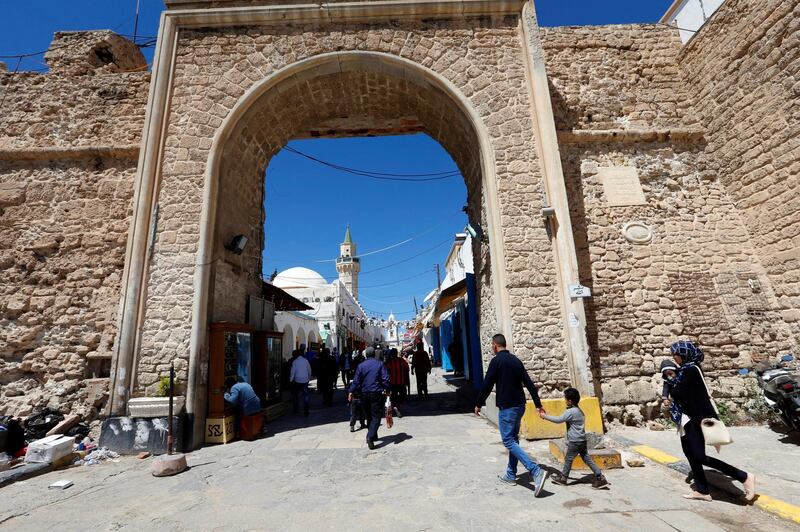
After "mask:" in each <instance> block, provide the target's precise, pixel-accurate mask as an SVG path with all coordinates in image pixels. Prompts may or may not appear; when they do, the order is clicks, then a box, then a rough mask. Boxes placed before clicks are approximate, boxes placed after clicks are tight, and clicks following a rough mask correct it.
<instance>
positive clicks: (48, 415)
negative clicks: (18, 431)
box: [23, 409, 64, 441]
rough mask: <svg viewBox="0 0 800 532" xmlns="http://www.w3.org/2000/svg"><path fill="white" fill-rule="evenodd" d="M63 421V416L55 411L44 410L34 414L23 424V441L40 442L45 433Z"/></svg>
mask: <svg viewBox="0 0 800 532" xmlns="http://www.w3.org/2000/svg"><path fill="white" fill-rule="evenodd" d="M62 421H64V415H63V414H61V413H60V412H56V411H55V410H49V409H45V410H42V411H41V412H39V413H38V414H34V415H32V416H31V417H29V418H28V419H26V420H25V421H24V422H23V426H24V427H25V439H26V440H28V441H34V440H40V439H42V438H44V437H45V436H46V435H47V432H48V431H49V430H50V429H52V428H53V427H55V426H56V425H58V424H59V423H61V422H62Z"/></svg>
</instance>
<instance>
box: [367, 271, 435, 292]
mask: <svg viewBox="0 0 800 532" xmlns="http://www.w3.org/2000/svg"><path fill="white" fill-rule="evenodd" d="M432 271H433V269H427V270H425V271H424V272H420V273H418V274H416V275H412V276H411V277H405V278H404V279H398V280H396V281H392V282H390V283H382V284H373V285H366V286H359V287H358V289H359V290H363V289H364V288H380V287H383V286H392V285H396V284H400V283H404V282H406V281H410V280H411V279H417V278H419V277H422V276H423V275H429V274H430V273H431V272H432Z"/></svg>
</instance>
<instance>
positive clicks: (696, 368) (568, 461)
mask: <svg viewBox="0 0 800 532" xmlns="http://www.w3.org/2000/svg"><path fill="white" fill-rule="evenodd" d="M491 345H492V351H493V354H494V356H493V358H492V360H491V361H490V363H489V366H488V368H487V370H486V375H485V377H484V380H483V386H482V387H481V389H480V391H479V392H478V395H477V400H476V403H475V407H474V411H475V414H476V415H480V413H481V409H482V408H483V407H484V405H485V404H486V400H487V398H488V397H489V395H490V394H491V393H492V391H494V392H495V405H496V407H497V409H498V429H499V431H500V438H501V441H502V442H503V445H504V446H505V447H506V449H507V450H508V463H507V465H506V470H505V472H503V473H502V474H501V475H499V480H500V481H502V482H504V483H508V484H516V483H517V468H518V465H519V464H522V466H523V467H524V468H525V469H526V470H527V471H528V472H529V473H530V476H531V479H532V481H533V491H534V495H535V496H537V497H538V496H539V494H540V493H541V492H542V487H543V486H544V483H545V479H546V476H547V475H546V473H545V471H544V470H543V469H542V468H541V467H540V466H539V464H537V463H536V461H534V460H533V459H532V458H531V457H530V456H529V455H528V454H527V453H526V452H525V451H524V450H523V449H522V447H521V446H520V445H519V431H520V424H521V421H522V417H523V415H524V413H525V409H526V404H527V401H528V399H527V398H526V396H525V390H526V389H527V391H528V393H529V395H530V398H531V400H532V401H533V403H534V406H535V407H536V409H537V410H538V414H539V416H540V417H541V418H542V419H543V420H546V421H548V422H551V423H558V424H560V423H563V424H565V425H566V438H565V440H566V453H565V460H564V465H563V468H562V471H561V472H559V473H556V474H554V475H553V476H552V478H551V480H552V481H553V483H555V484H560V485H567V484H568V479H569V474H570V471H571V469H572V464H573V462H574V460H575V459H576V458H578V457H580V458H581V459H582V460H583V462H584V463H585V464H586V465H587V466H588V467H589V468H590V469H591V471H592V473H593V475H594V478H593V481H592V487H594V488H596V489H602V488H607V487H608V486H609V483H608V481H607V480H606V478H605V476H604V475H603V473H602V471H601V470H600V468H599V467H598V466H597V465H596V464H595V463H594V461H593V460H592V458H591V455H590V453H589V448H588V444H587V437H586V432H585V428H584V426H585V416H584V413H583V411H582V410H581V408H580V404H579V403H580V399H581V397H580V393H579V391H578V390H577V389H575V388H566V389H565V390H564V391H563V397H564V402H565V404H566V410H565V412H564V413H563V414H562V415H560V416H552V415H548V414H547V412H546V411H545V409H544V408H543V405H542V402H541V400H540V398H539V393H538V390H537V387H536V385H535V384H534V383H533V381H532V379H531V377H530V375H529V374H528V371H527V370H526V369H525V367H524V365H523V364H522V362H521V361H520V360H519V359H518V358H517V357H516V356H514V355H513V354H512V353H511V352H509V351H508V349H507V348H506V339H505V337H504V336H503V335H502V334H496V335H495V336H493V337H492V342H491ZM670 352H671V355H672V357H673V360H665V361H663V362H662V364H661V368H660V369H661V376H662V377H663V379H664V386H663V393H662V398H663V403H664V407H665V408H668V409H669V410H670V414H671V416H672V418H673V420H674V421H675V423H676V425H677V427H678V433H679V435H680V438H681V445H682V448H683V451H684V454H685V455H686V458H687V460H688V461H689V465H690V467H691V476H692V477H693V480H694V485H693V489H692V491H691V492H690V493H688V494H686V495H685V497H686V498H690V499H696V500H704V501H709V500H711V496H710V494H709V485H708V482H707V480H706V475H705V470H704V466H707V467H712V468H714V469H717V470H718V471H720V472H722V473H724V474H726V475H727V476H729V477H730V478H732V479H734V480H737V481H739V482H741V483H742V484H743V486H744V491H745V498H746V499H747V500H753V498H754V497H755V477H754V476H753V475H752V474H750V473H747V472H745V471H742V470H740V469H738V468H736V467H734V466H731V465H729V464H727V463H725V462H723V461H721V460H718V459H716V458H712V457H710V456H708V455H707V454H706V451H705V446H706V445H707V444H712V445H713V444H716V441H709V440H708V438H709V437H711V436H709V434H711V433H710V432H708V431H707V430H706V428H705V427H706V426H715V427H717V428H716V429H715V430H716V431H719V430H722V431H723V434H727V429H726V428H725V427H724V424H722V423H721V422H720V421H719V414H718V412H717V409H716V407H715V405H714V402H713V399H711V396H710V394H709V392H708V387H707V385H706V383H705V379H704V376H703V372H702V370H701V368H700V364H701V363H702V362H703V358H704V355H703V352H702V350H700V348H699V347H698V346H697V345H695V344H694V343H692V342H690V341H686V340H681V341H679V342H677V343H675V344H674V345H672V347H671V349H670ZM314 358H315V361H314V370H315V373H316V375H317V388H318V390H319V392H320V393H321V394H322V397H323V403H324V404H325V405H326V406H331V405H332V404H333V393H334V389H335V388H336V387H337V385H338V380H339V378H340V377H341V380H342V385H343V387H344V389H345V390H346V391H347V401H348V404H349V408H350V416H349V423H350V431H351V432H355V430H356V421H358V422H359V430H360V429H364V428H365V429H367V433H366V444H367V446H368V447H369V448H370V449H374V448H375V441H376V440H377V439H379V438H378V428H379V427H380V425H381V418H382V417H384V415H385V416H387V422H388V421H391V420H390V417H391V416H392V415H393V414H394V415H396V416H397V417H403V412H402V410H401V409H405V403H406V400H407V398H408V396H409V395H410V394H411V375H414V376H415V377H416V390H417V397H418V398H420V399H427V398H428V375H429V374H430V373H431V368H432V365H433V364H432V361H431V358H430V356H429V354H428V353H427V352H426V351H425V350H424V348H423V346H422V344H418V345H417V346H416V347H415V349H414V351H413V352H412V353H410V354H409V356H408V358H409V359H410V363H409V360H407V359H406V357H405V356H401V354H400V353H398V351H397V349H383V350H381V349H379V348H377V349H376V348H374V347H367V348H366V349H365V350H363V351H352V350H346V351H345V352H343V353H341V354H338V353H336V352H335V351H334V352H333V353H331V351H330V350H328V349H327V348H325V349H322V350H321V351H320V353H319V355H317V356H315V357H314ZM311 379H312V364H311V363H310V361H309V360H308V358H306V357H305V356H303V351H302V350H296V351H295V352H294V353H293V354H292V362H291V375H290V381H291V390H292V398H293V407H294V411H295V412H296V413H299V410H300V405H301V404H302V407H303V414H304V415H306V416H308V413H309V412H308V393H309V392H308V386H309V381H310V380H311ZM237 391H238V392H239V393H240V395H241V397H242V398H245V396H246V394H243V393H242V390H233V391H232V393H233V392H237ZM245 391H246V390H245ZM237 397H239V396H237ZM227 398H228V397H227V396H226V399H227ZM231 399H233V396H231ZM387 424H388V426H389V427H391V423H387ZM714 437H715V438H716V437H717V435H716V432H715V433H714ZM721 443H722V444H725V443H729V442H726V441H722V442H721Z"/></svg>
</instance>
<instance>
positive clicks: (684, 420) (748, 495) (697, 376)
mask: <svg viewBox="0 0 800 532" xmlns="http://www.w3.org/2000/svg"><path fill="white" fill-rule="evenodd" d="M670 351H671V353H672V357H673V359H674V360H675V363H676V364H677V365H678V366H679V368H678V372H677V376H676V378H675V382H674V384H672V385H670V395H671V396H672V399H673V402H672V403H673V404H672V409H671V414H672V416H673V419H675V418H676V417H677V418H678V420H679V423H678V432H679V434H680V435H681V447H682V448H683V454H685V455H686V459H687V460H688V461H689V466H690V467H691V469H692V474H693V476H694V490H693V491H692V492H691V493H687V494H686V495H684V497H685V498H687V499H697V500H701V501H710V500H711V495H710V494H709V489H708V481H707V480H706V473H705V470H704V469H703V466H704V465H705V466H708V467H712V468H714V469H716V470H717V471H719V472H721V473H723V474H725V475H728V476H729V477H731V478H732V479H734V480H737V481H739V482H741V483H742V484H743V485H744V495H745V499H747V500H748V501H752V500H753V499H754V498H755V495H756V479H755V476H753V475H752V474H751V473H746V472H745V471H742V470H741V469H737V468H735V467H733V466H732V465H730V464H727V463H725V462H723V461H722V460H718V459H716V458H712V457H710V456H708V455H706V448H705V446H706V441H705V437H704V436H703V430H702V428H701V422H702V421H703V419H706V418H714V419H719V415H718V414H717V411H716V409H715V408H714V405H713V404H712V402H711V397H710V396H709V392H708V388H707V387H706V385H705V381H704V378H703V372H702V370H701V369H700V363H702V362H703V358H704V357H705V355H704V354H703V352H702V351H701V350H700V348H699V347H697V346H696V345H695V344H694V343H693V342H689V341H687V340H681V341H679V342H676V343H674V344H672V347H671V349H670Z"/></svg>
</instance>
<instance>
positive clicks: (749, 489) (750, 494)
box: [742, 473, 756, 502]
mask: <svg viewBox="0 0 800 532" xmlns="http://www.w3.org/2000/svg"><path fill="white" fill-rule="evenodd" d="M742 484H744V500H746V501H747V502H753V500H755V498H756V476H755V475H753V474H752V473H748V474H747V478H746V479H744V482H742Z"/></svg>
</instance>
